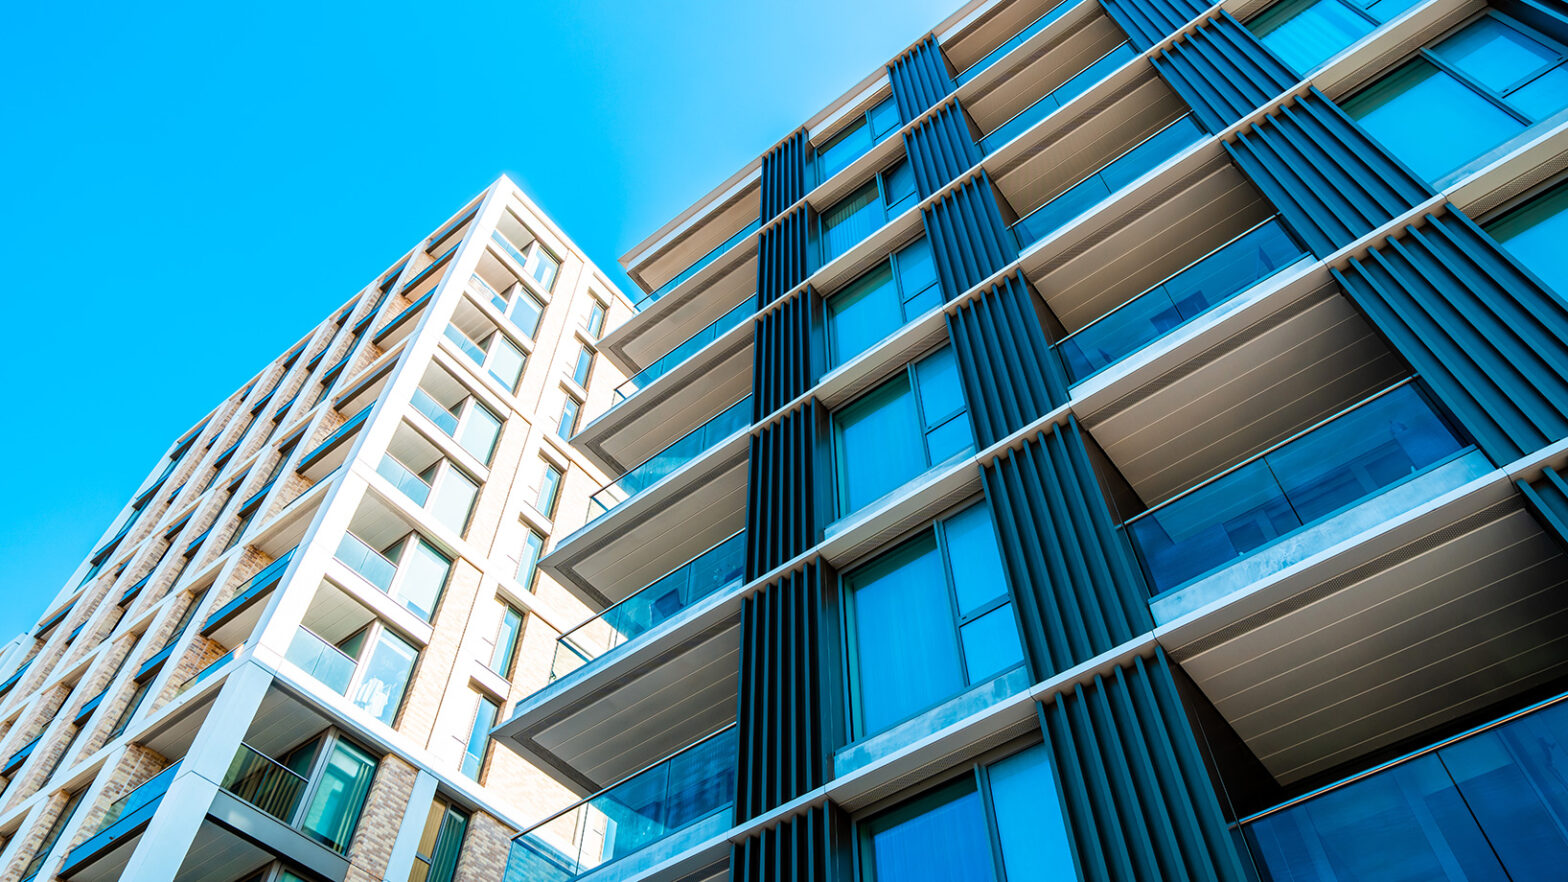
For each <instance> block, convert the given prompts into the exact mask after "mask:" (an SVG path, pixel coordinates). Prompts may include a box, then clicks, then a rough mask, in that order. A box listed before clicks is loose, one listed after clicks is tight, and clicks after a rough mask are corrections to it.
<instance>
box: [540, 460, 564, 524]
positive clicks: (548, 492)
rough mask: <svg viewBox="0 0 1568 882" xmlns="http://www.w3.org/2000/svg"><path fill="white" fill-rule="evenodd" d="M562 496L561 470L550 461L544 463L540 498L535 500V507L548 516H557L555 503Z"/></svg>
mask: <svg viewBox="0 0 1568 882" xmlns="http://www.w3.org/2000/svg"><path fill="white" fill-rule="evenodd" d="M560 496H561V470H560V469H558V468H556V467H555V466H553V465H551V464H549V463H548V462H547V463H545V464H544V474H543V475H542V476H541V477H540V479H539V498H538V499H536V500H535V501H534V508H537V509H538V510H539V513H540V514H542V515H544V516H545V517H547V518H553V517H555V504H556V503H557V502H559V501H560Z"/></svg>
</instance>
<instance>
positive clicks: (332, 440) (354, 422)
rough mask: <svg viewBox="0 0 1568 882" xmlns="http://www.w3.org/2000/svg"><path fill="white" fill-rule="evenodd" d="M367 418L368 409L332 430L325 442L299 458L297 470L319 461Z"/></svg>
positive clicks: (368, 414)
mask: <svg viewBox="0 0 1568 882" xmlns="http://www.w3.org/2000/svg"><path fill="white" fill-rule="evenodd" d="M369 417H370V408H368V407H366V408H364V409H362V410H360V412H359V413H356V414H354V415H353V416H351V417H349V418H348V419H347V420H345V421H344V423H343V425H341V426H338V427H337V429H335V430H333V432H332V434H330V435H328V436H327V437H326V440H324V441H322V442H321V443H320V444H317V445H316V447H315V449H313V450H311V451H310V452H309V453H307V454H305V455H304V456H302V457H300V465H299V467H298V468H307V467H308V466H309V465H310V464H312V463H314V462H316V461H317V460H319V459H321V458H322V457H323V456H326V454H327V451H328V450H330V449H332V447H333V445H335V444H337V443H338V442H339V441H342V440H343V439H344V438H345V437H347V436H348V435H349V433H351V432H354V431H355V430H357V429H358V428H359V427H360V425H362V424H363V423H364V422H365V420H366V419H368V418H369Z"/></svg>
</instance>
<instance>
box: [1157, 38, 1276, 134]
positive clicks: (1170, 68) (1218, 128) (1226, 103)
mask: <svg viewBox="0 0 1568 882" xmlns="http://www.w3.org/2000/svg"><path fill="white" fill-rule="evenodd" d="M1152 61H1153V62H1154V69H1155V70H1157V71H1159V73H1160V76H1162V77H1164V78H1165V82H1167V83H1169V84H1170V86H1171V88H1172V89H1175V90H1176V94H1178V95H1180V96H1181V97H1182V99H1183V100H1185V101H1186V102H1187V104H1188V105H1189V106H1191V107H1192V112H1193V115H1194V116H1196V117H1197V118H1198V121H1199V122H1201V123H1203V126H1204V128H1207V129H1208V130H1209V131H1211V132H1222V131H1224V130H1225V129H1227V128H1229V127H1230V126H1232V125H1234V124H1235V123H1236V121H1237V120H1240V119H1241V118H1242V117H1244V116H1246V115H1247V114H1249V113H1251V112H1252V111H1254V110H1257V109H1258V108H1259V107H1262V106H1263V105H1264V104H1266V103H1268V102H1269V101H1271V100H1273V99H1274V98H1275V97H1277V96H1279V95H1280V94H1282V93H1283V92H1284V91H1285V90H1286V89H1289V88H1290V87H1291V86H1293V85H1295V84H1296V80H1297V78H1296V74H1295V73H1294V72H1292V71H1291V70H1290V68H1288V67H1286V66H1285V63H1284V62H1283V61H1280V60H1279V58H1278V57H1276V56H1275V55H1274V53H1272V52H1270V51H1269V50H1268V49H1267V48H1266V47H1265V46H1264V45H1263V44H1262V43H1261V42H1259V41H1258V38H1257V37H1255V36H1253V34H1252V32H1251V31H1249V30H1247V29H1246V28H1244V27H1242V26H1241V23H1240V22H1238V21H1236V19H1234V18H1232V17H1231V15H1230V13H1228V12H1221V13H1220V14H1219V15H1218V16H1216V17H1214V18H1211V19H1209V20H1208V21H1205V22H1204V23H1203V24H1201V25H1199V26H1198V27H1197V29H1196V30H1194V31H1193V32H1192V33H1190V34H1186V35H1184V36H1182V37H1181V38H1179V39H1177V40H1176V41H1175V42H1174V43H1172V44H1171V45H1170V46H1168V47H1166V48H1165V49H1162V50H1160V51H1159V52H1157V53H1155V55H1154V57H1153V59H1152Z"/></svg>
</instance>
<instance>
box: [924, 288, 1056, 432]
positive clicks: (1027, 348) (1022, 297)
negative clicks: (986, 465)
mask: <svg viewBox="0 0 1568 882" xmlns="http://www.w3.org/2000/svg"><path fill="white" fill-rule="evenodd" d="M947 333H948V336H949V337H951V338H952V341H953V352H954V354H955V355H956V356H957V359H958V372H959V375H960V376H962V377H963V379H964V399H965V400H966V401H968V402H969V418H970V420H971V421H972V422H973V425H974V429H975V439H976V441H977V442H978V443H979V445H980V446H981V447H987V446H989V445H991V444H994V443H996V442H997V441H1000V440H1001V439H1003V438H1005V437H1007V436H1008V435H1010V434H1012V433H1013V432H1016V431H1018V430H1019V429H1021V428H1023V427H1024V426H1026V425H1028V424H1029V423H1030V422H1032V421H1034V420H1036V419H1038V418H1040V417H1042V416H1044V415H1046V414H1047V413H1050V412H1051V411H1052V410H1054V409H1055V408H1057V407H1059V406H1061V405H1062V404H1065V403H1066V402H1067V375H1066V372H1065V371H1064V370H1063V369H1062V363H1061V361H1060V359H1058V358H1057V356H1056V353H1055V352H1053V351H1052V350H1051V347H1050V344H1049V343H1047V342H1046V338H1045V329H1044V327H1043V326H1042V325H1041V322H1040V314H1039V312H1038V310H1037V308H1036V306H1035V295H1034V292H1032V291H1030V290H1029V286H1028V284H1027V283H1025V282H1024V280H1023V278H1022V277H1021V276H1020V275H1019V274H1018V273H1013V274H1012V275H1009V276H1007V277H1006V278H1004V279H1002V280H1001V281H1000V282H997V283H996V284H995V285H992V286H991V287H990V288H988V289H986V291H985V292H984V293H982V294H980V296H978V297H976V298H974V299H973V300H971V301H969V302H967V303H964V304H963V305H961V306H960V307H959V308H958V309H957V310H956V311H955V312H952V313H950V314H948V316H947Z"/></svg>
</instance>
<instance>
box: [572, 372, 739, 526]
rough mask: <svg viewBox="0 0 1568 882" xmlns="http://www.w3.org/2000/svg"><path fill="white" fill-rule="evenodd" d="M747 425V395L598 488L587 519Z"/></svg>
mask: <svg viewBox="0 0 1568 882" xmlns="http://www.w3.org/2000/svg"><path fill="white" fill-rule="evenodd" d="M750 425H751V396H749V395H748V396H746V397H745V398H742V399H741V400H739V401H737V402H735V403H734V404H731V405H730V406H729V407H726V408H725V409H724V410H723V411H721V412H720V413H719V414H718V416H715V417H713V418H712V419H710V420H708V421H707V422H706V423H703V424H702V425H701V426H698V427H697V428H695V429H693V430H692V431H690V432H688V433H686V434H685V435H683V436H681V437H680V438H679V439H677V440H676V441H675V442H674V443H673V444H671V445H670V446H668V447H666V448H664V449H663V450H661V451H660V452H658V453H656V454H654V455H653V457H652V458H651V459H648V460H647V461H645V462H643V463H642V464H641V465H638V466H637V467H636V468H633V469H632V470H631V471H629V472H627V473H626V474H624V475H622V476H621V477H620V478H619V479H618V480H616V481H614V482H612V483H610V484H607V485H605V486H604V487H602V488H600V489H599V490H598V491H597V492H596V493H594V494H593V496H591V497H589V505H588V518H589V520H590V521H592V520H594V519H596V518H599V517H601V516H603V515H604V514H606V513H608V512H609V511H611V510H612V509H614V508H615V507H616V506H618V505H620V504H621V503H623V502H625V501H626V500H628V499H631V498H632V497H633V496H636V495H637V494H639V493H641V492H643V491H644V490H646V489H648V488H649V487H652V486H653V485H654V484H657V483H658V482H660V481H662V480H664V479H665V478H667V477H669V476H670V475H671V474H673V473H674V472H675V471H677V470H678V469H680V468H681V467H682V466H684V465H686V464H687V463H689V462H691V461H692V460H694V459H696V458H697V457H699V456H701V455H702V454H703V453H705V452H707V451H708V450H710V449H712V448H713V447H715V446H717V445H718V444H719V442H721V441H723V440H724V439H726V438H729V437H730V436H732V435H734V434H735V433H736V432H740V431H743V430H745V429H746V428H747V427H749V426H750Z"/></svg>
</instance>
